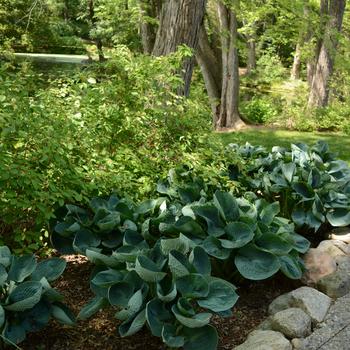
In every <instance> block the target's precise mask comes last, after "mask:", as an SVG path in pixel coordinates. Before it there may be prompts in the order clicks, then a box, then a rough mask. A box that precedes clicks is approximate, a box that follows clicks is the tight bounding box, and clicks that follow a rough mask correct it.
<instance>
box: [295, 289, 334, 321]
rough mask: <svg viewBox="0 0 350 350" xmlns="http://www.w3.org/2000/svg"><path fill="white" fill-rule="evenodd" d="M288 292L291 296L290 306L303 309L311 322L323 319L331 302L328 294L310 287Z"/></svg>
mask: <svg viewBox="0 0 350 350" xmlns="http://www.w3.org/2000/svg"><path fill="white" fill-rule="evenodd" d="M289 294H290V295H291V297H292V300H291V306H293V307H299V308H300V309H302V310H304V311H305V312H306V313H307V314H308V315H309V316H310V317H311V320H312V323H313V324H317V323H320V322H322V321H323V319H324V318H325V316H326V314H327V311H328V309H329V307H330V306H331V303H332V299H331V298H330V297H329V296H327V295H325V294H323V293H321V292H319V291H318V290H316V289H314V288H310V287H301V288H298V289H296V290H294V291H292V292H290V293H289Z"/></svg>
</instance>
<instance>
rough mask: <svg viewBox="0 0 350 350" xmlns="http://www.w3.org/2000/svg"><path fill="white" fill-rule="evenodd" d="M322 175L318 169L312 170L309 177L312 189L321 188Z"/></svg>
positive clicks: (308, 180) (308, 181)
mask: <svg viewBox="0 0 350 350" xmlns="http://www.w3.org/2000/svg"><path fill="white" fill-rule="evenodd" d="M321 181H322V180H321V173H320V172H319V170H318V169H317V168H312V169H311V171H310V173H309V177H308V179H307V183H308V184H309V185H310V186H311V187H312V188H319V187H320V185H321Z"/></svg>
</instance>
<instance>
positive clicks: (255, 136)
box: [216, 128, 350, 163]
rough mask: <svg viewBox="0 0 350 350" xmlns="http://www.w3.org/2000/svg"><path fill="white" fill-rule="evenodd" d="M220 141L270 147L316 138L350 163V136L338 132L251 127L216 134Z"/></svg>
mask: <svg viewBox="0 0 350 350" xmlns="http://www.w3.org/2000/svg"><path fill="white" fill-rule="evenodd" d="M216 135H217V137H218V138H219V139H221V140H222V142H223V143H224V144H225V145H227V144H229V143H245V142H249V143H251V144H252V145H262V146H265V147H267V148H268V149H271V148H272V147H273V146H289V145H290V144H291V143H298V142H303V143H307V144H309V145H310V144H314V143H315V142H317V141H318V140H323V141H326V142H327V143H328V144H329V146H330V149H331V151H332V152H334V153H337V154H338V156H339V157H340V158H341V159H343V160H345V161H347V162H349V163H350V136H348V135H344V134H340V133H318V132H298V131H287V130H274V129H259V128H251V129H246V130H243V131H240V132H233V133H218V134H216Z"/></svg>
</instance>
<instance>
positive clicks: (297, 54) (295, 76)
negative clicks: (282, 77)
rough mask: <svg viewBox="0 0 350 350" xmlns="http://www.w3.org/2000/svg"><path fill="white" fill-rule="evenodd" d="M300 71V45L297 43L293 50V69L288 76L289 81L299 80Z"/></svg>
mask: <svg viewBox="0 0 350 350" xmlns="http://www.w3.org/2000/svg"><path fill="white" fill-rule="evenodd" d="M300 70H301V44H300V43H298V44H297V46H296V48H295V54H294V61H293V67H292V71H291V74H290V77H291V79H293V80H298V79H300Z"/></svg>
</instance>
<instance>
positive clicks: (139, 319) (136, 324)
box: [119, 309, 146, 337]
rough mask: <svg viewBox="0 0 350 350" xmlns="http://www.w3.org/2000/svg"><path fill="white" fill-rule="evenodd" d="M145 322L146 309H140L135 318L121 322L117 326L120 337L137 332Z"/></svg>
mask: <svg viewBox="0 0 350 350" xmlns="http://www.w3.org/2000/svg"><path fill="white" fill-rule="evenodd" d="M145 323H146V309H144V310H142V311H141V312H140V313H139V314H138V315H137V316H136V317H135V318H133V319H131V320H128V321H126V322H124V323H122V324H121V325H120V326H119V334H120V336H121V337H128V336H130V335H133V334H135V333H137V332H138V331H139V330H141V329H142V327H143V326H144V325H145Z"/></svg>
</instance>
